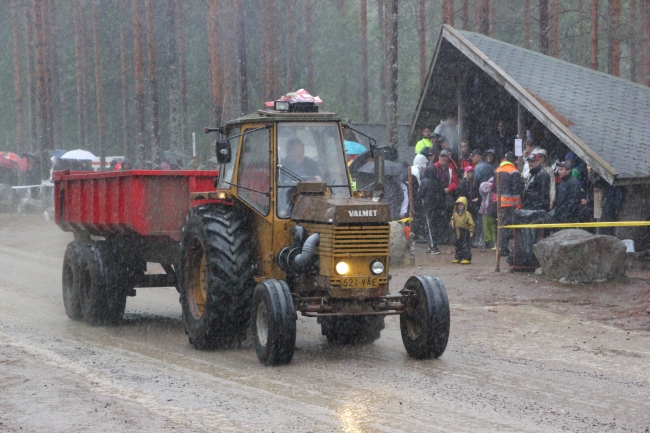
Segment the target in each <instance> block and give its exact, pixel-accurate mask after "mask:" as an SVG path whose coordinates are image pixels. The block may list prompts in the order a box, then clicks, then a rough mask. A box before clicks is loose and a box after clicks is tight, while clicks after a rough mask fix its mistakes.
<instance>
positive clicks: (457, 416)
mask: <svg viewBox="0 0 650 433" xmlns="http://www.w3.org/2000/svg"><path fill="white" fill-rule="evenodd" d="M32 217H33V218H32ZM4 222H5V224H4V227H3V228H2V229H0V264H2V266H1V268H2V271H1V272H0V299H2V302H0V372H1V374H0V423H1V424H0V431H23V432H24V431H34V432H37V431H61V432H63V431H65V432H84V431H89V430H94V431H109V430H110V431H145V432H154V431H172V430H173V431H220V432H240V431H259V432H262V431H263V432H287V431H290V432H291V431H295V432H328V431H331V432H337V431H344V432H421V431H435V432H438V431H440V432H479V431H485V432H488V431H495V432H510V431H511V432H556V431H558V432H559V431H571V432H582V431H584V432H594V431H598V432H600V431H605V432H608V431H613V432H618V431H620V432H629V431H635V432H637V431H639V432H643V431H650V429H649V427H650V369H649V368H648V366H649V365H650V363H649V361H650V338H649V337H650V335H649V334H648V333H647V332H642V331H625V330H622V329H618V328H614V327H611V326H607V325H604V324H601V323H597V322H592V321H589V320H585V319H582V318H580V317H576V316H572V315H562V314H556V313H553V312H550V311H546V310H542V309H540V308H536V307H535V306H532V305H521V306H507V305H496V306H484V305H478V304H473V303H464V302H456V301H455V293H454V291H456V290H459V289H455V288H454V287H461V285H462V290H473V289H475V290H479V287H478V286H477V287H476V288H472V287H468V284H469V285H471V284H476V285H478V284H479V283H478V282H476V283H467V282H466V281H465V279H462V280H461V279H460V276H459V280H458V281H454V280H453V278H454V277H453V274H451V275H446V276H445V279H444V280H443V281H444V282H445V284H446V285H447V287H448V289H449V298H450V302H451V317H452V326H451V337H450V341H449V345H448V346H447V351H446V352H445V353H444V355H443V356H442V357H441V358H440V359H438V360H431V361H415V360H412V359H409V358H408V357H407V355H406V352H405V350H404V348H403V346H402V342H401V337H400V333H399V322H398V318H396V317H388V318H387V320H386V329H385V330H384V331H383V332H382V337H381V339H380V340H378V341H377V342H375V343H374V344H372V345H367V346H333V345H329V344H327V342H326V341H325V338H324V337H322V336H321V335H320V328H319V326H318V325H317V324H316V321H315V320H314V319H306V318H300V319H299V321H298V338H297V347H296V352H295V356H294V358H293V361H292V363H291V364H290V365H288V366H283V367H280V368H278V367H263V366H262V365H260V364H259V362H258V361H257V357H256V356H255V351H254V349H252V348H250V347H244V348H238V349H230V350H218V351H208V352H202V351H196V350H194V349H193V348H192V346H190V345H189V343H188V341H187V337H186V336H185V334H184V331H183V325H182V322H181V318H180V306H179V303H178V294H177V292H176V291H175V289H173V288H157V289H138V295H137V296H136V297H135V298H129V299H128V301H127V309H126V315H125V319H124V321H123V323H122V324H121V326H118V327H92V326H88V325H86V324H84V323H80V322H73V321H71V320H69V319H68V318H67V316H66V315H65V312H64V309H63V303H62V300H61V264H62V259H63V252H64V250H65V245H66V244H67V242H69V241H70V240H71V235H70V234H67V233H63V232H61V231H60V230H59V229H58V228H57V227H56V226H54V225H53V224H47V223H45V222H44V221H43V222H41V221H40V220H39V219H38V218H36V216H29V217H28V218H26V219H15V218H14V219H5V220H4ZM413 272H416V270H406V271H404V272H401V271H400V272H397V274H398V275H397V276H396V277H395V278H394V279H393V281H392V282H391V284H395V286H394V287H397V286H399V285H400V284H403V282H404V278H403V276H402V275H408V274H409V273H413ZM419 272H422V273H427V272H430V273H434V272H433V269H427V268H426V267H425V268H424V269H422V270H420V271H419Z"/></svg>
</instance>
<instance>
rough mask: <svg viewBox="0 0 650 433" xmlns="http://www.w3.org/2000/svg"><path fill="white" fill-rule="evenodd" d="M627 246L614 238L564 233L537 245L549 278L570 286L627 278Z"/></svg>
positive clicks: (536, 249)
mask: <svg viewBox="0 0 650 433" xmlns="http://www.w3.org/2000/svg"><path fill="white" fill-rule="evenodd" d="M625 251H626V246H625V244H624V243H623V242H622V241H621V240H620V239H618V238H615V237H614V236H605V235H592V234H591V233H589V232H587V231H585V230H578V229H568V230H561V231H559V232H557V233H555V234H553V235H552V236H549V237H547V238H545V239H542V240H541V241H539V242H537V243H536V244H535V245H533V252H534V253H535V257H537V260H538V261H539V264H540V266H541V268H542V271H543V273H544V274H545V275H547V276H549V277H551V278H554V279H558V280H562V281H570V282H578V283H588V282H591V281H604V280H608V279H611V278H616V277H621V276H623V275H625Z"/></svg>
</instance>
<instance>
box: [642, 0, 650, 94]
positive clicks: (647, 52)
mask: <svg viewBox="0 0 650 433" xmlns="http://www.w3.org/2000/svg"><path fill="white" fill-rule="evenodd" d="M643 28H644V29H645V30H644V33H645V42H644V45H645V47H644V63H645V65H644V67H643V69H644V71H643V72H644V74H645V80H644V81H645V85H646V86H650V0H643Z"/></svg>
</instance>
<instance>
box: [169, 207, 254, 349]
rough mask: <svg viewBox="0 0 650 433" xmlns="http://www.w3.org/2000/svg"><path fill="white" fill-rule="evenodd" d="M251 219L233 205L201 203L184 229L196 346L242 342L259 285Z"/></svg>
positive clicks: (186, 286) (187, 303) (184, 271)
mask: <svg viewBox="0 0 650 433" xmlns="http://www.w3.org/2000/svg"><path fill="white" fill-rule="evenodd" d="M247 221H248V220H247V219H246V218H245V217H244V215H242V214H241V213H240V212H237V211H236V210H235V208H234V207H232V206H199V207H197V208H194V209H192V210H191V211H190V214H189V215H188V218H187V222H186V224H185V227H184V228H183V240H182V242H181V265H180V269H179V284H180V302H181V306H182V309H183V323H184V324H185V332H186V333H187V335H188V337H189V340H190V343H191V344H192V345H193V346H194V347H195V348H196V349H211V348H215V347H223V346H228V345H231V344H233V343H235V342H238V341H242V340H244V339H245V336H246V327H247V325H248V319H249V316H250V314H249V312H250V303H251V297H252V292H253V287H254V282H253V271H254V269H253V266H252V246H251V236H250V233H249V230H250V228H249V226H248V224H247Z"/></svg>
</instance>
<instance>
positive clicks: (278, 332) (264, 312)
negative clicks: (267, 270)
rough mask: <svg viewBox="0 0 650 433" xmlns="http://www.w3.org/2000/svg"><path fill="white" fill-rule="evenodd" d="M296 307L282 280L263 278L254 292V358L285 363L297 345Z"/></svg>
mask: <svg viewBox="0 0 650 433" xmlns="http://www.w3.org/2000/svg"><path fill="white" fill-rule="evenodd" d="M296 319H297V316H296V309H295V307H294V305H293V298H292V297H291V292H290V291H289V286H288V285H287V283H285V282H284V281H279V280H273V279H269V280H265V281H262V282H261V283H258V284H257V286H256V287H255V292H254V293H253V306H252V308H251V328H252V331H253V338H254V339H255V352H256V353H257V358H258V359H259V360H260V362H261V363H262V364H264V365H282V364H288V363H290V362H291V359H292V358H293V351H294V349H295V347H296Z"/></svg>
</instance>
